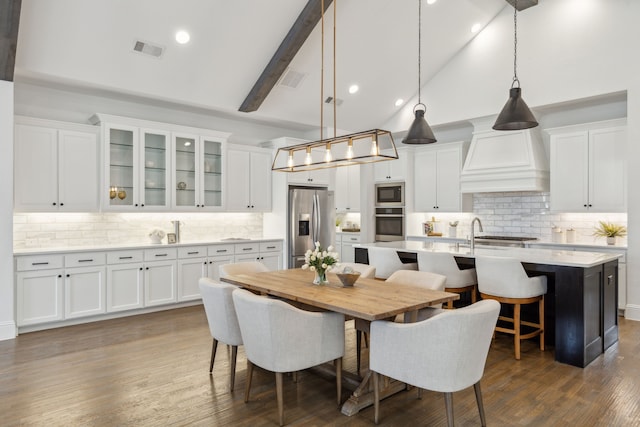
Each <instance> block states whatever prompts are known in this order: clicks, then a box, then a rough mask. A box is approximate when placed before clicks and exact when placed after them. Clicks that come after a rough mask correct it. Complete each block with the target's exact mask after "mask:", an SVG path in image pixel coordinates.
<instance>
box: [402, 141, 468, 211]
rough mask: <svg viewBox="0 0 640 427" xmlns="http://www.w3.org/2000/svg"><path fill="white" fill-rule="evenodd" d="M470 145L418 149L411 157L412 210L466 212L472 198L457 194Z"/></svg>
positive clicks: (450, 144)
mask: <svg viewBox="0 0 640 427" xmlns="http://www.w3.org/2000/svg"><path fill="white" fill-rule="evenodd" d="M468 147H469V145H468V144H467V143H462V142H460V143H448V144H443V145H441V146H428V147H421V148H420V149H418V150H416V153H415V156H414V162H415V163H414V185H413V189H414V210H415V211H416V212H467V211H471V210H472V209H473V195H472V194H463V193H461V192H460V172H461V171H462V165H463V164H464V157H465V155H466V152H467V149H468Z"/></svg>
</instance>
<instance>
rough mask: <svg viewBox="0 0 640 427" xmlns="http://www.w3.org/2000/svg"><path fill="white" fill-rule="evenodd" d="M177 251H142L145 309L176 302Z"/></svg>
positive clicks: (162, 249)
mask: <svg viewBox="0 0 640 427" xmlns="http://www.w3.org/2000/svg"><path fill="white" fill-rule="evenodd" d="M176 258H177V251H176V249H173V248H161V249H148V250H145V251H144V305H145V307H148V306H154V305H161V304H169V303H174V302H176V301H177V300H178V297H177V292H178V284H177V280H178V275H177V271H176V270H177V264H176Z"/></svg>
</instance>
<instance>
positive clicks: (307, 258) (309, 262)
mask: <svg viewBox="0 0 640 427" xmlns="http://www.w3.org/2000/svg"><path fill="white" fill-rule="evenodd" d="M338 261H339V258H338V253H337V252H333V246H329V247H328V248H327V249H323V248H322V246H320V242H316V243H315V249H314V250H311V249H309V250H308V251H307V252H306V253H305V254H304V265H303V266H302V269H303V270H306V269H309V270H310V271H313V272H315V273H316V275H315V279H314V281H313V283H315V284H320V283H325V282H326V281H327V278H326V274H327V271H329V270H331V268H332V267H333V266H337V265H338Z"/></svg>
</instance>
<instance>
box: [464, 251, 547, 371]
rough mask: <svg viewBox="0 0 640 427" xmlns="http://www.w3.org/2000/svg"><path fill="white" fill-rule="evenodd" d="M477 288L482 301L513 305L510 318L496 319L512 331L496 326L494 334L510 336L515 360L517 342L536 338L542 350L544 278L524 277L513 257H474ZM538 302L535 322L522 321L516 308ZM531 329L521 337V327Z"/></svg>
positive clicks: (518, 355) (517, 348)
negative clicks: (489, 300)
mask: <svg viewBox="0 0 640 427" xmlns="http://www.w3.org/2000/svg"><path fill="white" fill-rule="evenodd" d="M476 271H477V273H478V289H479V290H480V296H481V297H482V298H483V299H494V300H496V301H498V302H499V303H500V304H513V317H512V318H511V317H507V316H500V317H499V318H498V320H502V321H506V322H509V323H512V324H513V329H509V328H505V327H502V326H496V331H497V332H504V333H507V334H512V335H513V341H514V345H515V355H516V360H520V341H521V340H524V339H529V338H533V337H535V336H536V335H539V336H540V350H541V351H544V295H545V294H546V293H547V278H546V276H535V277H529V276H527V273H526V271H525V270H524V267H523V266H522V263H520V261H518V260H517V259H515V258H501V257H489V256H484V257H480V256H479V257H476ZM536 302H537V303H538V315H539V316H540V318H539V322H538V323H535V322H528V321H523V320H521V318H520V308H521V306H522V305H524V304H533V303H536ZM522 325H526V326H529V327H532V328H534V329H533V331H531V332H528V333H526V334H523V333H522V332H521V326H522Z"/></svg>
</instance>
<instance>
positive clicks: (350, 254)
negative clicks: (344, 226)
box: [336, 233, 360, 262]
mask: <svg viewBox="0 0 640 427" xmlns="http://www.w3.org/2000/svg"><path fill="white" fill-rule="evenodd" d="M356 243H360V233H338V234H336V250H337V251H339V253H340V262H356V258H355V250H354V249H353V245H354V244H356Z"/></svg>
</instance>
